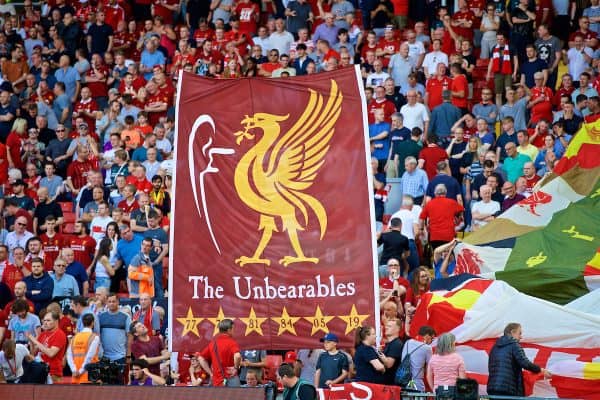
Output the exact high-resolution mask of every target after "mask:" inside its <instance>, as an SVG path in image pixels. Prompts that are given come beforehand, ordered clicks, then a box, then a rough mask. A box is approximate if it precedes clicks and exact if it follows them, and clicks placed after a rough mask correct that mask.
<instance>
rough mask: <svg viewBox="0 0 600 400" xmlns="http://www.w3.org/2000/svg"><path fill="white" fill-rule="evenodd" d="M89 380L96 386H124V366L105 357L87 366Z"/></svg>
mask: <svg viewBox="0 0 600 400" xmlns="http://www.w3.org/2000/svg"><path fill="white" fill-rule="evenodd" d="M85 369H86V370H87V372H88V379H89V380H90V382H92V383H96V384H99V385H100V384H108V385H121V384H123V365H121V364H119V363H117V362H114V361H110V360H109V359H108V358H105V357H103V358H102V359H100V361H98V362H96V363H91V364H88V365H86V366H85Z"/></svg>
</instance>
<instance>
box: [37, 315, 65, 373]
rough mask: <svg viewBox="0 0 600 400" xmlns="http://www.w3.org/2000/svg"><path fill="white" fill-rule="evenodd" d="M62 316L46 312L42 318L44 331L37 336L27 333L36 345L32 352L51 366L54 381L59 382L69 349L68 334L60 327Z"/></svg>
mask: <svg viewBox="0 0 600 400" xmlns="http://www.w3.org/2000/svg"><path fill="white" fill-rule="evenodd" d="M59 319H60V316H59V315H58V314H56V313H52V312H49V313H46V315H44V317H43V319H42V328H43V331H42V333H40V336H39V337H37V338H35V337H34V336H32V335H31V334H29V333H27V338H28V339H29V341H30V342H31V344H32V345H33V346H34V347H33V350H32V351H31V353H32V354H36V353H38V352H39V354H40V355H41V356H42V360H43V361H44V362H45V363H46V364H48V366H49V367H50V376H51V377H52V383H59V382H60V381H61V380H62V376H63V358H64V356H65V351H66V350H67V335H66V334H65V333H64V332H63V331H62V330H60V329H59V328H58V321H59Z"/></svg>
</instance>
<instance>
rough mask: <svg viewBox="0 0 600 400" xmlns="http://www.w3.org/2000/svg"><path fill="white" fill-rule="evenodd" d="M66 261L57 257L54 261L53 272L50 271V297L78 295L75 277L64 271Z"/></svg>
mask: <svg viewBox="0 0 600 400" xmlns="http://www.w3.org/2000/svg"><path fill="white" fill-rule="evenodd" d="M66 268H67V262H66V260H65V259H63V258H60V257H59V258H57V259H56V260H55V261H54V273H51V274H50V276H51V277H52V281H53V282H54V288H53V290H52V297H53V298H54V297H73V296H79V285H78V284H77V281H76V280H75V278H74V277H73V276H71V275H69V274H67V273H65V272H66Z"/></svg>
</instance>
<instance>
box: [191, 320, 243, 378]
mask: <svg viewBox="0 0 600 400" xmlns="http://www.w3.org/2000/svg"><path fill="white" fill-rule="evenodd" d="M218 328H219V334H218V335H217V336H216V337H215V338H214V339H213V340H212V341H211V342H210V343H209V344H208V345H207V346H206V347H205V348H204V350H202V352H201V353H200V358H199V361H200V365H201V366H202V369H204V370H205V371H206V373H207V374H209V375H210V376H211V377H212V384H213V386H232V387H233V386H240V379H239V377H238V375H237V371H238V369H239V367H240V363H241V362H242V354H241V353H240V346H239V345H238V344H237V342H236V341H235V340H234V339H233V337H232V333H233V321H232V320H230V319H228V318H225V319H224V320H222V321H220V322H219V325H218ZM223 374H225V376H223Z"/></svg>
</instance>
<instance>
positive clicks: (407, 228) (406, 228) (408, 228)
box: [390, 204, 422, 240]
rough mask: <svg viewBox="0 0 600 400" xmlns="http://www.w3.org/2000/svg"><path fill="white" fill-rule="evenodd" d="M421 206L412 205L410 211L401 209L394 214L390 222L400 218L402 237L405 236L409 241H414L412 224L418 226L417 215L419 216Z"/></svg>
mask: <svg viewBox="0 0 600 400" xmlns="http://www.w3.org/2000/svg"><path fill="white" fill-rule="evenodd" d="M421 211H422V208H421V206H418V205H416V204H415V205H414V206H413V208H412V210H407V209H402V210H400V211H397V212H395V213H394V214H393V215H392V216H391V218H390V221H391V220H392V219H394V218H400V219H401V220H402V230H401V231H400V232H401V233H402V235H404V236H406V237H407V238H408V239H409V240H414V239H415V231H414V227H413V225H414V224H417V225H418V224H419V215H420V214H421Z"/></svg>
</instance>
